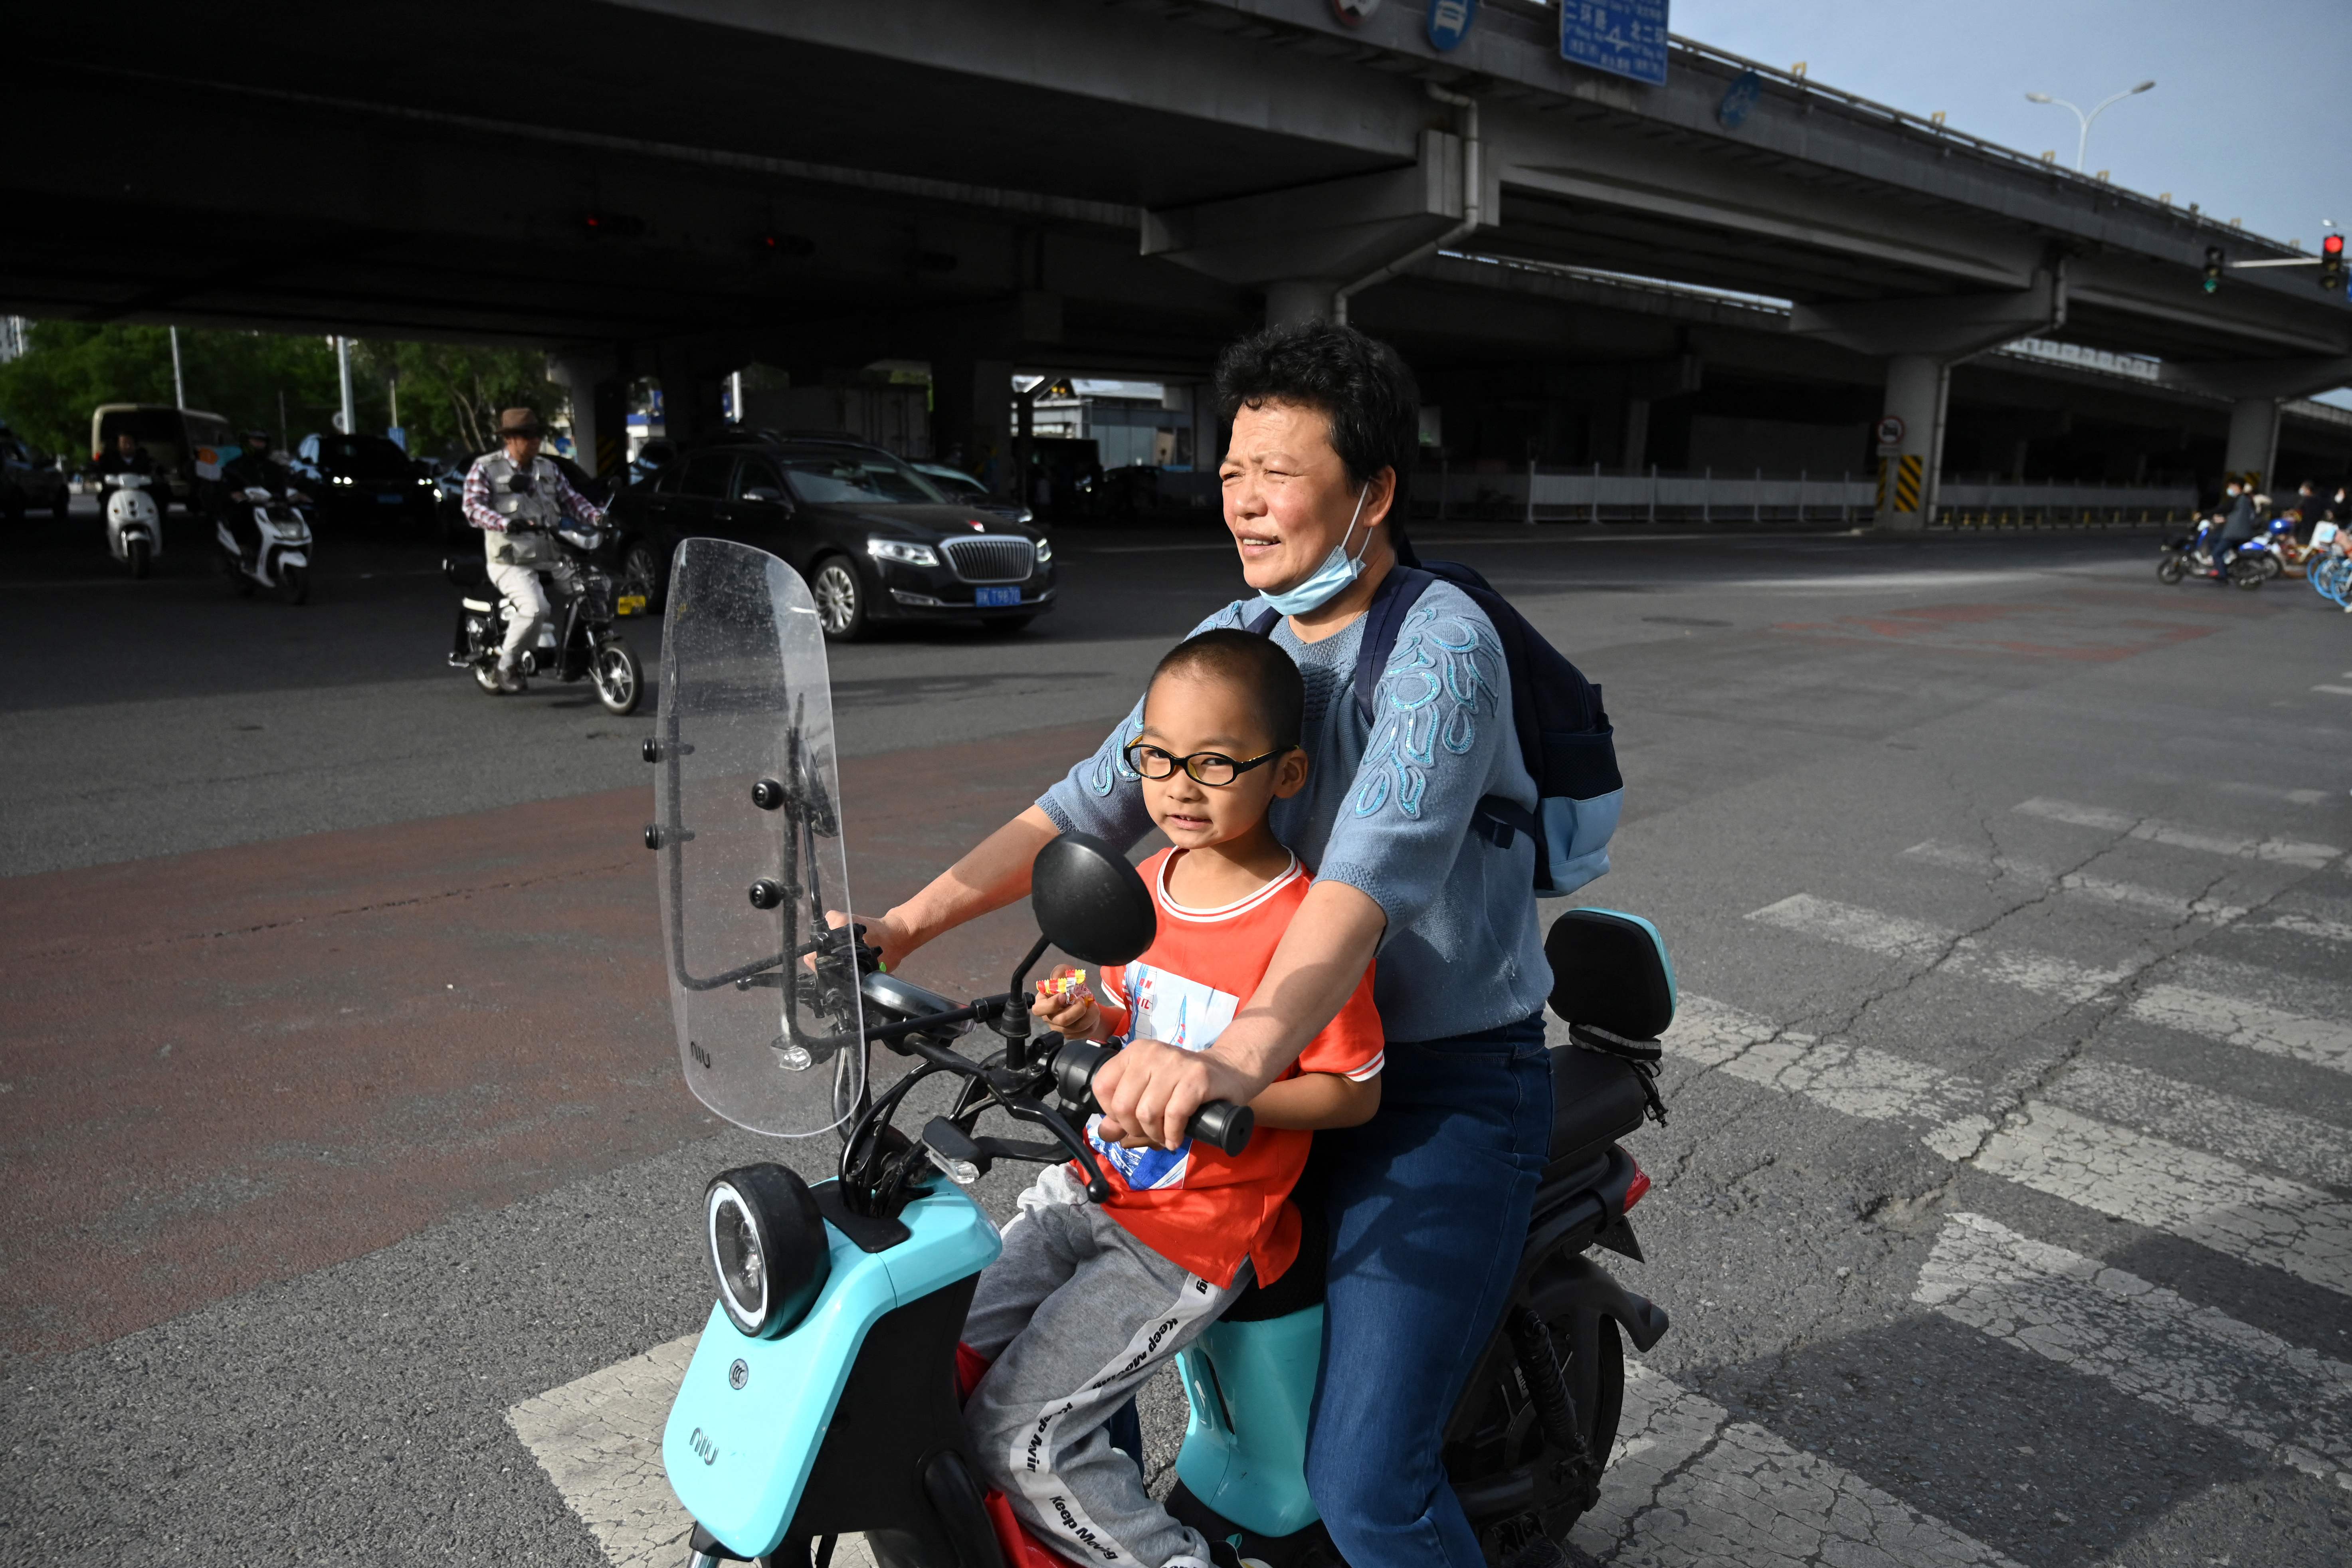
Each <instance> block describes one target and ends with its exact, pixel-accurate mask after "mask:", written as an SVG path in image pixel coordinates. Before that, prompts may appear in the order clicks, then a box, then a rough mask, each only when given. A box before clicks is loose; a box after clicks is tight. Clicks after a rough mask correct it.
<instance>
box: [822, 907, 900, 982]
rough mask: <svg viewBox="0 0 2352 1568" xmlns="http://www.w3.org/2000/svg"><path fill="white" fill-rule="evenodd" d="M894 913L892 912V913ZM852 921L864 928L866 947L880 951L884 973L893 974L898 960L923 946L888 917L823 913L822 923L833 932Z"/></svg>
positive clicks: (841, 912)
mask: <svg viewBox="0 0 2352 1568" xmlns="http://www.w3.org/2000/svg"><path fill="white" fill-rule="evenodd" d="M895 912H896V911H895V910H894V911H893V913H895ZM851 921H856V922H857V923H858V924H859V925H862V926H864V927H865V928H866V937H865V941H866V945H867V946H868V947H878V948H880V949H881V950H882V969H883V972H884V973H895V972H896V971H897V970H898V962H899V960H901V959H903V958H905V957H906V956H907V955H908V953H910V952H914V951H915V949H917V948H919V947H920V946H922V945H923V944H922V943H921V942H919V941H918V940H917V939H916V938H915V937H914V936H913V935H911V934H910V933H908V931H906V930H905V929H904V928H902V927H901V926H899V925H898V924H897V923H896V922H895V921H892V919H891V918H890V916H889V915H853V914H847V913H845V912H844V911H842V910H825V911H824V923H825V924H827V925H829V926H831V927H832V928H833V929H834V930H835V931H839V930H840V929H841V928H842V927H843V926H845V925H847V924H849V923H850V922H851Z"/></svg>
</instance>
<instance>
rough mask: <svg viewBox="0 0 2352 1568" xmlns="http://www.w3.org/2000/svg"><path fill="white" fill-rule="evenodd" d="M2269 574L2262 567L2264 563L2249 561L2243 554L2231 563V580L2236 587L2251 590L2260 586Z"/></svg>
mask: <svg viewBox="0 0 2352 1568" xmlns="http://www.w3.org/2000/svg"><path fill="white" fill-rule="evenodd" d="M2267 575H2268V574H2266V573H2265V572H2263V568H2262V563H2260V562H2258V561H2249V560H2247V559H2246V558H2245V557H2244V556H2242V555H2241V556H2239V557H2238V558H2237V559H2236V560H2234V561H2232V562H2231V563H2230V582H2231V584H2233V585H2234V586H2236V587H2240V588H2245V589H2249V590H2251V589H2254V588H2259V587H2261V586H2262V585H2263V580H2264V579H2265V577H2266V576H2267Z"/></svg>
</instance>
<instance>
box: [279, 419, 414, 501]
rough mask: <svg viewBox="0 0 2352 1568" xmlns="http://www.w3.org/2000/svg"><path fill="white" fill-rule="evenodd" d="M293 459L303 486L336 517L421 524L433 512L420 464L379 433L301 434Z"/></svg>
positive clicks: (331, 432)
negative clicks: (357, 434) (348, 434)
mask: <svg viewBox="0 0 2352 1568" xmlns="http://www.w3.org/2000/svg"><path fill="white" fill-rule="evenodd" d="M295 458H296V467H297V468H299V469H302V470H306V471H305V472H304V473H303V475H302V477H303V479H305V480H306V481H308V482H307V483H305V484H304V485H303V489H307V490H309V491H310V493H311V495H312V496H314V497H315V498H317V502H318V507H319V510H320V513H321V514H322V515H323V516H326V517H330V518H333V519H336V520H338V521H365V520H368V519H381V520H383V521H387V522H389V521H394V520H398V521H415V522H421V521H426V520H428V519H430V518H431V517H432V516H433V515H434V511H435V508H436V502H437V501H438V500H439V491H438V490H437V489H436V488H435V486H434V483H433V476H432V474H431V473H429V472H428V471H426V469H425V467H424V465H422V464H420V463H417V462H414V461H412V460H411V459H410V458H409V456H408V454H407V453H405V452H404V451H402V450H401V449H400V447H398V446H396V445H395V444H394V443H393V442H391V441H388V440H386V439H384V438H383V437H381V436H345V435H342V434H341V433H340V432H334V431H330V432H328V433H326V434H324V435H317V436H306V437H303V439H302V443H301V445H300V446H299V447H297V448H296V449H295Z"/></svg>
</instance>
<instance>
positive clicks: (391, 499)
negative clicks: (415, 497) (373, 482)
mask: <svg viewBox="0 0 2352 1568" xmlns="http://www.w3.org/2000/svg"><path fill="white" fill-rule="evenodd" d="M375 499H376V502H377V504H379V505H381V506H398V505H399V504H400V503H401V502H402V501H403V500H406V499H407V498H406V497H404V496H378V497H376V498H375Z"/></svg>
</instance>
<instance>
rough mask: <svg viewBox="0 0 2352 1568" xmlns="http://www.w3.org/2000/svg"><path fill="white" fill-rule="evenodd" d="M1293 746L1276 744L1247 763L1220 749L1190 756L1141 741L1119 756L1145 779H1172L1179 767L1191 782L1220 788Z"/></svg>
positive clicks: (1272, 759)
mask: <svg viewBox="0 0 2352 1568" xmlns="http://www.w3.org/2000/svg"><path fill="white" fill-rule="evenodd" d="M1295 749H1296V748H1294V747H1290V746H1276V748H1275V749H1274V750H1272V751H1271V752H1266V753H1265V755H1264V756H1262V757H1252V758H1251V759H1250V760H1249V761H1248V762H1245V763H1237V762H1235V761H1234V759H1233V758H1231V757H1229V756H1227V755H1225V754H1224V753H1223V752H1193V753H1192V755H1191V756H1189V757H1180V756H1177V755H1176V754H1175V753H1174V752H1168V751H1164V750H1162V749H1161V748H1160V747H1158V746H1147V745H1145V744H1144V743H1143V742H1140V741H1137V742H1133V743H1131V744H1129V745H1128V746H1126V747H1125V748H1123V749H1122V750H1121V751H1120V752H1119V755H1120V756H1122V757H1125V758H1126V759H1127V765H1128V766H1129V767H1130V768H1133V769H1134V770H1135V771H1136V772H1137V773H1141V774H1142V775H1143V776H1144V777H1145V778H1148V779H1165V778H1173V777H1175V776H1176V770H1177V769H1178V768H1182V769H1183V770H1184V771H1185V772H1186V773H1190V774H1191V775H1192V780H1193V782H1194V783H1196V784H1207V785H1208V786H1209V787H1210V788H1212V789H1222V788H1223V787H1224V786H1225V785H1227V784H1231V783H1233V782H1234V780H1235V779H1237V778H1239V777H1241V776H1242V775H1243V774H1244V773H1247V772H1249V771H1250V770H1251V769H1252V768H1255V767H1263V766H1264V765H1265V764H1266V763H1270V762H1272V761H1274V759H1275V758H1276V757H1278V756H1281V755H1282V754H1283V753H1285V752H1289V751H1292V750H1295Z"/></svg>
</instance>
